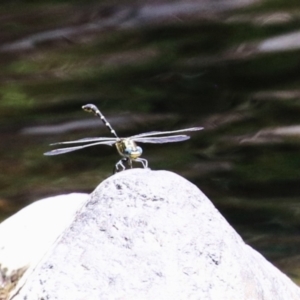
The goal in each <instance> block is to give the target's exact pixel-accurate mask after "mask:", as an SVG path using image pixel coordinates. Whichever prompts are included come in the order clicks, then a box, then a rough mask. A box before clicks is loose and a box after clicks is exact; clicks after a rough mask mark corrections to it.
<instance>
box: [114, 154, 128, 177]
mask: <svg viewBox="0 0 300 300" xmlns="http://www.w3.org/2000/svg"><path fill="white" fill-rule="evenodd" d="M127 160H128V158H127V157H125V158H122V159H121V160H119V161H118V162H117V163H116V165H115V167H114V170H113V173H114V174H115V173H117V172H120V171H124V170H125V169H126V168H125V166H124V164H123V162H127ZM120 167H121V169H122V170H120Z"/></svg>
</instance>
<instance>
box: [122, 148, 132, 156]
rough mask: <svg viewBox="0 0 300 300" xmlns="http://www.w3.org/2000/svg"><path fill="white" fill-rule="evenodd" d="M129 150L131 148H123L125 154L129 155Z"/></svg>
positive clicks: (130, 150)
mask: <svg viewBox="0 0 300 300" xmlns="http://www.w3.org/2000/svg"><path fill="white" fill-rule="evenodd" d="M131 152H132V149H130V148H125V149H124V154H126V155H130V154H131Z"/></svg>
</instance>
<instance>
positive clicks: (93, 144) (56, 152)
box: [44, 141, 115, 156]
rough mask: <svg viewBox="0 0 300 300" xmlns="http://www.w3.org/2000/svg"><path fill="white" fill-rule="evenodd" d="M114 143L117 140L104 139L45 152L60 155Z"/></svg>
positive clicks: (48, 154)
mask: <svg viewBox="0 0 300 300" xmlns="http://www.w3.org/2000/svg"><path fill="white" fill-rule="evenodd" d="M114 143H115V141H104V142H98V143H92V144H88V145H84V146H75V147H69V148H60V149H55V150H51V151H49V152H46V153H44V155H47V156H50V155H59V154H64V153H68V152H72V151H76V150H80V149H83V148H87V147H92V146H96V145H108V146H112V145H113V144H114Z"/></svg>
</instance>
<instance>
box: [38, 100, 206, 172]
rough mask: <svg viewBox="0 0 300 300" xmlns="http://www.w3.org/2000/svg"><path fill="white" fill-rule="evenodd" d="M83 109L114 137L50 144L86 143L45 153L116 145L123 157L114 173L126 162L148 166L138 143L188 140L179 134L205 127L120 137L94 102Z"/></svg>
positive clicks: (57, 153) (62, 152) (59, 152)
mask: <svg viewBox="0 0 300 300" xmlns="http://www.w3.org/2000/svg"><path fill="white" fill-rule="evenodd" d="M82 109H83V110H84V111H86V112H89V113H93V114H94V115H95V116H97V117H99V118H100V119H101V121H102V122H103V123H104V125H105V126H106V127H107V128H108V129H109V130H110V133H111V134H112V135H113V136H114V137H91V138H83V139H79V140H76V141H67V142H59V143H54V144H50V146H53V145H69V144H85V145H79V146H74V147H67V148H59V149H55V150H51V151H49V152H46V153H44V155H47V156H51V155H59V154H64V153H69V152H73V151H76V150H80V149H84V148H87V147H92V146H97V145H108V146H113V145H114V146H115V147H116V148H117V151H118V153H119V154H120V156H121V157H122V158H121V159H120V160H119V161H118V162H117V163H116V165H115V167H114V170H113V173H116V172H120V171H124V170H125V169H126V167H125V164H127V165H128V166H129V167H130V168H132V162H140V163H141V164H142V166H143V167H144V168H148V161H147V160H146V159H145V158H142V157H141V155H142V153H143V150H142V148H141V147H140V146H138V145H137V144H136V143H152V144H163V143H174V142H182V141H186V140H188V139H189V138H190V136H188V135H185V134H177V133H182V132H192V131H198V130H202V129H203V127H192V128H186V129H179V130H173V131H151V132H146V133H140V134H137V135H133V136H130V137H125V138H123V137H119V136H118V135H117V133H116V131H115V130H114V129H113V128H112V126H111V125H110V123H109V122H108V121H107V120H106V118H105V117H104V115H103V114H102V113H101V111H100V110H99V109H98V108H97V106H96V105H94V104H86V105H84V106H82ZM170 134H172V135H170ZM173 134H175V135H173Z"/></svg>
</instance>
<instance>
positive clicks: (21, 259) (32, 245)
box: [0, 193, 89, 300]
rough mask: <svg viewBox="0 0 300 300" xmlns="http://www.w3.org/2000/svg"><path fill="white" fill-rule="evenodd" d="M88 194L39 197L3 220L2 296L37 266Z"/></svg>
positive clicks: (0, 247)
mask: <svg viewBox="0 0 300 300" xmlns="http://www.w3.org/2000/svg"><path fill="white" fill-rule="evenodd" d="M88 197H89V195H88V194H79V193H73V194H69V195H60V196H56V197H50V198H46V199H43V200H39V201H36V202H34V203H32V204H30V205H28V206H26V207H25V208H23V209H21V210H20V211H19V212H18V213H16V214H14V215H13V216H11V217H10V218H8V219H6V220H5V221H3V222H2V223H1V224H0V300H2V299H8V298H9V294H10V293H11V291H12V290H13V289H14V288H15V286H16V285H17V284H18V283H19V280H26V277H27V272H26V271H27V269H28V268H29V267H31V266H32V267H34V266H36V264H37V263H38V261H39V260H40V259H41V258H42V257H43V256H44V255H45V252H46V251H47V250H48V249H49V248H50V247H51V245H53V244H54V243H55V241H56V239H57V238H58V237H59V236H60V235H61V233H62V232H63V231H64V230H65V229H66V227H68V226H69V225H70V223H71V222H72V221H73V220H74V217H75V213H76V212H77V211H78V209H80V207H81V206H82V205H83V203H84V202H85V201H87V200H88Z"/></svg>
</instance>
